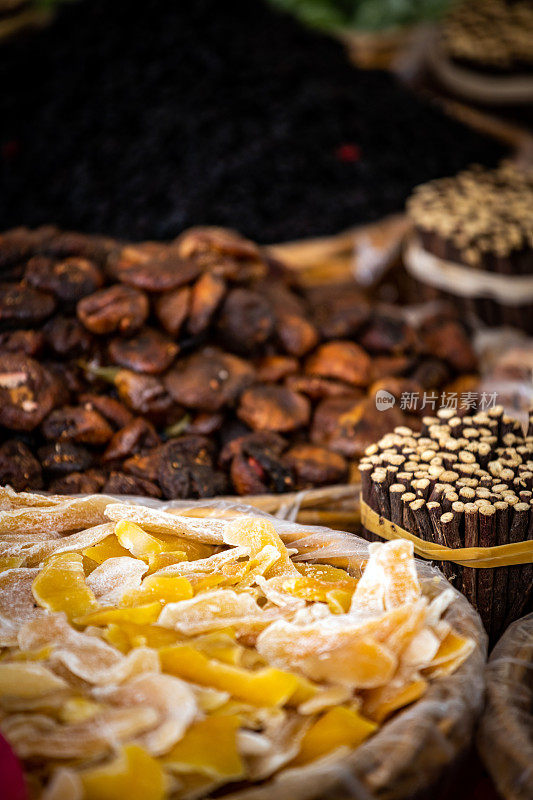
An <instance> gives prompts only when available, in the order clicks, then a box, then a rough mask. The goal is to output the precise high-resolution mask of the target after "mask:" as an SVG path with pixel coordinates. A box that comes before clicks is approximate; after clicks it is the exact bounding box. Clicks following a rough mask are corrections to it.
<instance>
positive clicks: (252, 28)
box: [0, 0, 501, 242]
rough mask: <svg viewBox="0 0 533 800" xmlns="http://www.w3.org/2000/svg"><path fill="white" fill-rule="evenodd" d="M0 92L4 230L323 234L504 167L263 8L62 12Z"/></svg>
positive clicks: (485, 149) (8, 54) (0, 66)
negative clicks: (430, 187)
mask: <svg viewBox="0 0 533 800" xmlns="http://www.w3.org/2000/svg"><path fill="white" fill-rule="evenodd" d="M0 81H1V86H2V87H3V88H2V92H1V93H0V148H1V155H0V165H1V166H0V228H6V227H9V226H12V225H18V224H22V223H23V224H29V225H36V224H40V223H43V222H50V221H52V222H55V223H57V224H60V225H62V226H66V227H70V228H75V229H77V230H85V231H91V232H105V233H106V234H112V235H115V236H123V237H128V238H130V239H141V238H146V237H153V238H169V237H173V236H175V235H176V234H177V233H178V232H180V231H181V230H183V229H184V228H185V227H187V226H189V225H192V224H205V223H207V224H219V225H230V226H233V227H237V228H239V229H240V230H241V231H243V233H245V234H246V235H248V236H251V237H253V238H255V239H257V240H259V241H262V242H269V241H281V240H286V239H292V238H299V237H304V236H309V235H316V234H330V233H336V232H338V231H339V230H341V229H343V228H345V227H346V226H350V225H353V224H354V223H358V222H363V221H367V220H373V219H376V218H379V217H381V216H382V215H384V214H386V213H389V212H391V211H395V210H397V209H400V208H401V207H402V206H403V203H404V201H405V199H406V197H407V196H408V195H409V193H410V191H411V189H412V188H413V187H414V186H415V185H416V184H418V183H421V182H424V181H427V180H429V179H431V178H435V177H440V176H443V175H446V174H452V173H454V172H456V171H458V170H459V169H461V168H463V167H465V166H466V165H468V164H469V163H471V162H472V161H476V162H481V163H487V164H490V163H493V162H495V161H496V160H497V158H498V157H499V156H500V155H501V151H500V147H499V146H498V145H496V144H494V143H493V142H490V141H488V140H486V139H484V138H483V137H481V136H480V135H478V134H476V133H474V132H472V131H470V130H468V129H466V128H464V127H463V126H462V125H460V124H459V123H456V122H455V121H452V120H451V119H448V118H447V117H445V116H444V115H443V114H442V113H441V112H440V111H439V110H438V109H437V108H434V107H431V106H429V105H428V104H427V103H426V102H425V101H423V100H421V99H419V98H417V97H416V96H413V95H412V94H410V93H409V92H408V91H407V90H406V89H404V88H402V87H400V86H399V85H397V83H396V82H395V80H394V79H393V78H392V77H391V76H390V75H388V74H386V73H381V72H364V71H357V70H355V69H353V68H352V67H351V66H349V64H348V63H347V61H346V59H345V57H344V51H343V48H342V47H341V46H340V45H339V44H337V43H336V42H335V41H333V40H331V39H329V38H326V37H323V36H321V35H318V34H316V33H313V32H310V31H308V30H305V29H303V28H301V27H300V26H299V25H298V23H296V22H295V21H294V20H293V19H291V18H289V17H285V16H282V15H279V14H278V13H277V12H275V11H274V10H272V9H270V8H269V7H268V6H266V5H263V4H262V3H261V2H259V0H248V2H242V3H237V2H233V1H232V0H225V2H220V0H180V2H168V0H145V2H143V3H138V4H137V3H131V2H130V0H113V2H109V0H84V1H83V2H79V3H67V4H65V5H64V7H63V8H62V9H61V11H60V13H59V16H58V18H57V20H56V22H55V23H54V24H53V25H52V26H51V27H50V28H49V29H47V30H45V31H42V32H39V33H35V34H32V35H28V36H27V37H26V38H25V39H24V40H19V41H12V42H10V43H9V44H7V45H3V46H2V48H1V49H0Z"/></svg>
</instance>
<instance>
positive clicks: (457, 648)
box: [423, 631, 474, 678]
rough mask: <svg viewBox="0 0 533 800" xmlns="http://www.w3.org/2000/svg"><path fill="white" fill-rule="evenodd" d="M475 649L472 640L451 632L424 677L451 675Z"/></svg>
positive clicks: (443, 641)
mask: <svg viewBox="0 0 533 800" xmlns="http://www.w3.org/2000/svg"><path fill="white" fill-rule="evenodd" d="M473 649H474V642H473V640H472V639H470V638H467V637H465V636H460V635H459V634H458V633H455V632H454V631H449V633H448V634H447V635H446V636H445V638H444V639H443V640H442V642H441V644H440V647H439V649H438V650H437V652H436V654H435V658H434V659H433V661H432V662H431V664H429V666H428V667H426V668H425V669H424V670H423V672H424V675H427V676H429V677H431V678H436V677H440V676H442V675H450V674H451V673H452V672H454V671H455V670H456V669H457V667H458V666H459V665H460V664H462V663H463V661H465V660H466V659H467V658H468V656H469V655H470V653H471V652H472V650H473Z"/></svg>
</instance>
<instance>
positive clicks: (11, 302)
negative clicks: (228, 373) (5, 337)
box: [0, 283, 56, 327]
mask: <svg viewBox="0 0 533 800" xmlns="http://www.w3.org/2000/svg"><path fill="white" fill-rule="evenodd" d="M55 307H56V301H55V299H54V297H53V295H51V294H48V292H42V291H41V290H40V289H35V288H34V287H33V286H26V285H25V284H23V283H0V325H2V326H5V327H14V326H18V325H38V324H39V323H40V322H43V320H45V319H47V317H49V316H50V314H52V313H53V311H54V309H55Z"/></svg>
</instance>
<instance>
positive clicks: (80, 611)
mask: <svg viewBox="0 0 533 800" xmlns="http://www.w3.org/2000/svg"><path fill="white" fill-rule="evenodd" d="M32 591H33V596H34V598H35V600H36V601H37V603H38V604H39V605H40V606H41V608H46V609H48V610H49V611H64V612H65V613H66V615H67V617H68V618H69V619H75V618H76V617H82V616H84V615H85V614H88V613H89V612H90V611H93V610H95V609H96V608H98V603H97V601H96V598H95V596H94V594H93V592H92V591H91V589H90V588H89V587H88V586H87V584H86V583H85V573H84V571H83V556H81V555H80V554H79V553H60V554H59V555H55V556H51V557H50V558H49V559H48V560H47V561H45V563H44V566H43V568H42V570H41V571H40V573H39V574H38V575H37V577H36V578H35V580H34V581H33V585H32Z"/></svg>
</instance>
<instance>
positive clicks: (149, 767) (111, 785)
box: [78, 744, 165, 800]
mask: <svg viewBox="0 0 533 800" xmlns="http://www.w3.org/2000/svg"><path fill="white" fill-rule="evenodd" d="M78 774H79V776H80V778H81V782H82V786H83V798H84V800H124V798H127V800H163V798H164V797H165V776H164V772H163V768H162V766H161V764H159V763H158V761H157V760H156V759H155V758H152V756H151V755H149V754H148V753H147V752H146V750H143V748H142V747H139V746H138V745H135V744H130V745H126V746H125V747H124V748H123V750H122V752H121V754H120V756H119V757H118V758H117V759H114V760H113V761H112V762H111V763H110V764H103V765H102V766H100V767H93V769H88V770H83V771H81V772H79V773H78Z"/></svg>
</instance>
